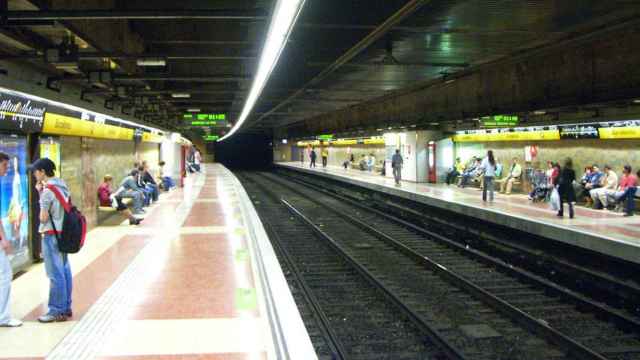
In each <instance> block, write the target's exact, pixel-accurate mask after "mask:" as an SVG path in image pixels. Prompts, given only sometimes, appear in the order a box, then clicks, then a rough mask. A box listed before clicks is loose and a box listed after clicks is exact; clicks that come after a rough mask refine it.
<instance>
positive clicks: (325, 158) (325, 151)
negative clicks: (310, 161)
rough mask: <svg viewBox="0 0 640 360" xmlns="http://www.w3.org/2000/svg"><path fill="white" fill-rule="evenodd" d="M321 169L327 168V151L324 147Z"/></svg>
mask: <svg viewBox="0 0 640 360" xmlns="http://www.w3.org/2000/svg"><path fill="white" fill-rule="evenodd" d="M321 155H322V167H323V168H326V167H327V159H328V158H329V149H327V148H326V147H323V148H322V152H321Z"/></svg>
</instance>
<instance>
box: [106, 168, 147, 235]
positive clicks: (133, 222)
mask: <svg viewBox="0 0 640 360" xmlns="http://www.w3.org/2000/svg"><path fill="white" fill-rule="evenodd" d="M112 182H113V177H111V175H105V176H104V178H103V182H102V184H100V186H99V187H98V199H99V200H100V206H104V207H113V208H115V209H116V210H117V211H119V212H121V213H122V214H123V215H124V216H125V218H127V219H129V225H139V224H140V221H142V220H141V219H137V218H136V217H135V216H133V214H132V213H131V211H129V208H127V206H126V205H125V204H123V203H122V197H120V196H114V197H113V200H115V204H114V201H112V198H111V194H112V190H111V183H112ZM114 205H115V206H114Z"/></svg>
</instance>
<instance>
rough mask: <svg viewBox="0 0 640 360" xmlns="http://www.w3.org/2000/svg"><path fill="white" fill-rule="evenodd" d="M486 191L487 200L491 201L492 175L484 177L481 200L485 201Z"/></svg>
mask: <svg viewBox="0 0 640 360" xmlns="http://www.w3.org/2000/svg"><path fill="white" fill-rule="evenodd" d="M487 191H488V192H489V201H493V176H485V177H484V186H483V187H482V201H487Z"/></svg>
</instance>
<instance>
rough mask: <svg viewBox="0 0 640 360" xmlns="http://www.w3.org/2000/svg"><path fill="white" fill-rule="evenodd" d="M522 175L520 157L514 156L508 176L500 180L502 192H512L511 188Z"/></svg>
mask: <svg viewBox="0 0 640 360" xmlns="http://www.w3.org/2000/svg"><path fill="white" fill-rule="evenodd" d="M521 176H522V167H521V166H520V164H518V158H515V157H514V158H513V162H512V163H511V168H510V169H509V174H508V175H507V177H506V178H504V179H501V180H498V182H499V183H500V192H501V193H504V194H507V195H509V194H511V189H512V188H513V183H514V182H516V181H517V180H520V177H521Z"/></svg>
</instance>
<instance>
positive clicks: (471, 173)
mask: <svg viewBox="0 0 640 360" xmlns="http://www.w3.org/2000/svg"><path fill="white" fill-rule="evenodd" d="M481 163H482V160H481V159H479V158H476V161H475V163H473V165H471V166H469V167H468V168H467V169H466V170H465V171H464V172H463V173H462V177H461V178H460V183H459V184H458V187H461V188H464V187H465V186H467V184H468V183H469V180H471V178H473V177H477V176H479V175H480V173H482V169H481V168H480V164H481Z"/></svg>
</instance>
